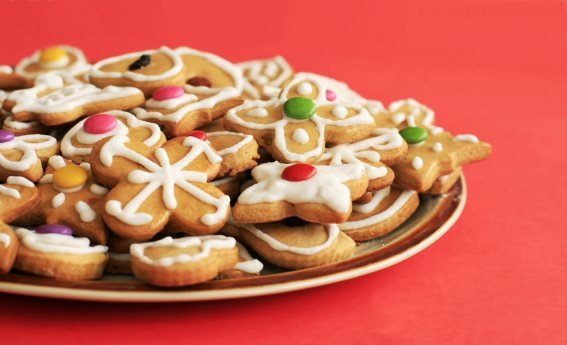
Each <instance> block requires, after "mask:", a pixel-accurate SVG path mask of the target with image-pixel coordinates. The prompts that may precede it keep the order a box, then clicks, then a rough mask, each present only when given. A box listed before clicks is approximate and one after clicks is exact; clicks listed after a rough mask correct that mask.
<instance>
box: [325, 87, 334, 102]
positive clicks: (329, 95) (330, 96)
mask: <svg viewBox="0 0 567 345" xmlns="http://www.w3.org/2000/svg"><path fill="white" fill-rule="evenodd" d="M325 96H326V97H327V101H334V100H335V99H337V94H336V93H335V91H333V90H329V89H327V91H325Z"/></svg>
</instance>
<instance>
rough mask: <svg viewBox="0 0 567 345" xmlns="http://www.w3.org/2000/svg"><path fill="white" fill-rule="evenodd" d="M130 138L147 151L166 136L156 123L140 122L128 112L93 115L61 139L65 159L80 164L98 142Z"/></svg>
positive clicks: (161, 143) (156, 145)
mask: <svg viewBox="0 0 567 345" xmlns="http://www.w3.org/2000/svg"><path fill="white" fill-rule="evenodd" d="M117 134H120V135H127V136H128V137H129V138H130V141H132V142H140V143H142V144H144V145H145V146H146V147H147V148H148V149H155V148H156V147H159V146H161V145H163V143H164V142H165V135H164V134H163V133H162V132H161V130H160V128H159V126H158V125H157V124H155V123H151V122H146V121H142V120H139V119H138V118H136V116H134V115H132V114H130V113H127V112H125V111H119V110H114V111H108V112H106V113H103V114H96V115H91V116H89V117H88V118H86V119H84V120H81V121H79V122H78V123H77V124H76V125H75V126H73V127H72V128H71V129H70V130H69V131H68V132H67V134H65V136H64V137H63V140H61V153H62V154H63V157H65V158H68V159H71V160H74V161H81V160H84V159H86V157H87V156H88V155H90V153H91V151H92V147H93V146H94V144H96V143H97V142H98V141H100V140H102V139H104V138H107V137H110V136H113V135H117Z"/></svg>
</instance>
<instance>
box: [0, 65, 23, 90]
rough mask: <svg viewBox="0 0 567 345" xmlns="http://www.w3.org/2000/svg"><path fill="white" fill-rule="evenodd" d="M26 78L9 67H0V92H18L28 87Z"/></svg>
mask: <svg viewBox="0 0 567 345" xmlns="http://www.w3.org/2000/svg"><path fill="white" fill-rule="evenodd" d="M28 84H29V82H28V80H27V79H26V78H24V77H22V76H20V75H18V74H16V73H15V72H14V69H13V68H12V67H10V66H8V65H0V90H17V89H23V88H24V87H26V86H28Z"/></svg>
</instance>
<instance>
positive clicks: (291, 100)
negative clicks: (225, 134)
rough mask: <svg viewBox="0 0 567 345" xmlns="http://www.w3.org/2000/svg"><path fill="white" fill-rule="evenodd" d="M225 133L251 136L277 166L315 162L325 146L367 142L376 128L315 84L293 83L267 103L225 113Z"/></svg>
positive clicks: (297, 80) (365, 115)
mask: <svg viewBox="0 0 567 345" xmlns="http://www.w3.org/2000/svg"><path fill="white" fill-rule="evenodd" d="M224 125H225V127H226V128H227V129H228V130H232V131H236V132H241V133H247V134H252V135H253V136H254V137H255V138H256V140H257V141H258V143H259V144H260V145H261V146H263V147H264V148H266V149H267V150H269V151H270V153H271V154H272V155H273V156H274V158H276V159H277V160H278V161H282V162H314V161H316V160H317V159H318V158H319V157H320V156H321V155H322V154H323V151H324V149H325V144H345V143H351V142H354V141H358V140H361V139H364V138H366V137H368V136H369V135H370V134H371V133H372V130H373V129H374V127H375V124H374V120H373V118H372V117H371V116H370V114H369V113H368V111H367V110H366V109H365V108H363V107H362V106H359V105H357V104H355V103H349V102H334V101H330V100H329V99H328V98H327V96H326V88H325V87H324V85H323V84H322V83H321V82H320V81H317V80H315V79H310V78H308V77H304V78H303V77H302V78H295V79H293V81H292V82H290V83H289V84H288V85H287V86H286V87H285V88H284V89H283V90H282V92H281V94H280V96H279V98H277V99H273V100H270V101H248V102H246V103H244V104H243V105H241V106H239V107H236V108H233V109H231V110H229V111H228V113H227V114H226V116H225V122H224Z"/></svg>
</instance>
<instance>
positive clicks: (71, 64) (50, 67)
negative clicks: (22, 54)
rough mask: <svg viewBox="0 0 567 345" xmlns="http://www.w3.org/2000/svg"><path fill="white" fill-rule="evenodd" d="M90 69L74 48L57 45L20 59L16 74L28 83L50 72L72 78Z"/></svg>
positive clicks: (79, 51) (83, 57)
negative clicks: (61, 72)
mask: <svg viewBox="0 0 567 345" xmlns="http://www.w3.org/2000/svg"><path fill="white" fill-rule="evenodd" d="M90 68H91V65H90V64H89V63H88V62H87V60H86V59H85V56H84V55H83V52H82V51H81V50H80V49H78V48H75V47H71V46H66V45H58V46H52V47H47V48H45V49H42V50H37V51H36V52H35V53H33V55H32V56H30V57H26V58H24V59H22V61H21V62H20V63H19V64H18V66H16V73H17V74H18V75H20V76H22V77H24V78H26V79H28V80H30V81H33V80H34V79H35V78H36V77H38V76H39V75H41V74H43V73H46V72H50V71H64V72H67V73H69V74H70V75H73V76H82V75H84V74H86V73H87V72H88V71H89V70H90Z"/></svg>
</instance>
